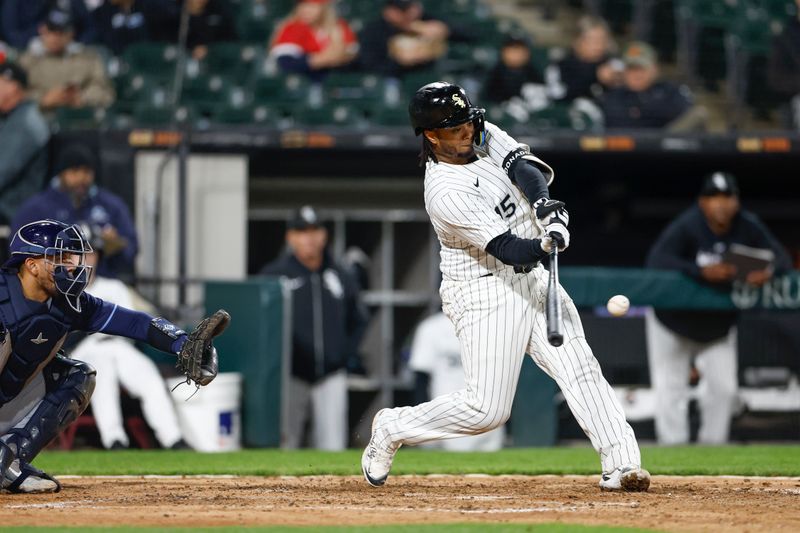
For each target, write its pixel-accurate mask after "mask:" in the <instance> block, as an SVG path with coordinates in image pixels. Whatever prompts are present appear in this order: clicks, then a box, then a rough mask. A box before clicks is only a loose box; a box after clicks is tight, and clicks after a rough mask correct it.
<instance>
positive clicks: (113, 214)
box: [11, 144, 139, 277]
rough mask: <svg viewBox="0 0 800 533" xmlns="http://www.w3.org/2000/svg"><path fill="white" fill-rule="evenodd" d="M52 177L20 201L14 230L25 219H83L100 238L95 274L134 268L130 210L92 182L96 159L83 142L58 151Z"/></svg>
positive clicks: (111, 274) (134, 241) (70, 221)
mask: <svg viewBox="0 0 800 533" xmlns="http://www.w3.org/2000/svg"><path fill="white" fill-rule="evenodd" d="M57 161H58V163H57V166H56V171H57V173H58V175H57V176H56V177H55V178H53V180H52V181H51V183H50V187H48V188H47V189H46V190H44V191H43V192H41V193H39V194H37V195H36V196H34V197H32V198H30V199H29V200H28V201H27V202H25V203H24V204H22V206H21V207H20V208H19V211H17V214H16V215H15V216H14V219H13V221H12V224H11V226H12V228H13V231H16V230H17V229H19V228H20V227H22V226H23V225H25V224H27V223H28V222H33V221H35V220H42V219H45V218H54V219H56V220H61V221H62V222H66V223H67V224H77V223H79V222H84V223H86V224H89V225H90V226H91V228H92V230H93V231H95V232H97V233H98V234H99V235H100V238H102V239H103V251H104V254H103V261H102V262H101V263H100V266H99V267H98V274H99V275H101V276H105V277H117V276H118V275H119V274H121V273H130V272H133V260H134V258H135V257H136V253H137V251H138V249H139V244H138V240H137V238H136V228H135V227H134V224H133V220H132V218H131V213H130V210H129V209H128V206H126V205H125V202H123V200H122V199H121V198H120V197H119V196H117V195H116V194H114V193H112V192H111V191H108V190H106V189H104V188H102V187H98V186H97V185H96V184H95V183H94V179H95V170H96V168H97V161H96V159H95V156H94V154H93V153H92V152H91V151H90V150H89V149H88V148H87V147H85V146H83V145H80V144H72V145H70V146H67V147H66V148H65V149H64V150H63V151H62V152H61V154H60V155H59V157H58V160H57Z"/></svg>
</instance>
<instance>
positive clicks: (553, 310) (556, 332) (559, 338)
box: [545, 239, 564, 347]
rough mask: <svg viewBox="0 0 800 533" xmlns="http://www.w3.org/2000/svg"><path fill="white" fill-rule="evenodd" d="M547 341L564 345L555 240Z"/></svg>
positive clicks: (547, 304)
mask: <svg viewBox="0 0 800 533" xmlns="http://www.w3.org/2000/svg"><path fill="white" fill-rule="evenodd" d="M545 306H546V307H547V340H548V342H550V344H551V345H552V346H555V347H558V346H561V345H562V344H563V343H564V332H563V330H562V321H561V295H560V294H559V290H558V246H557V244H556V242H555V239H554V240H553V249H552V250H551V251H550V281H549V282H548V283H547V300H546V302H545Z"/></svg>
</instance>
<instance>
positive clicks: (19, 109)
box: [0, 62, 50, 224]
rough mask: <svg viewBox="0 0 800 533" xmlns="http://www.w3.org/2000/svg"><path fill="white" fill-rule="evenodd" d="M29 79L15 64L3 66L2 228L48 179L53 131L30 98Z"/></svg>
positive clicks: (0, 72)
mask: <svg viewBox="0 0 800 533" xmlns="http://www.w3.org/2000/svg"><path fill="white" fill-rule="evenodd" d="M27 85H28V76H27V75H26V74H25V71H24V70H22V68H20V67H19V66H18V65H16V64H15V63H11V62H9V63H4V64H2V65H0V224H8V223H9V222H11V218H12V217H13V216H14V213H15V212H16V210H17V208H18V207H19V206H20V204H22V202H24V201H25V200H26V199H28V198H30V197H31V196H33V195H34V194H36V193H37V192H39V191H40V190H41V188H42V185H44V181H45V178H46V176H47V142H48V141H49V140H50V128H48V126H47V122H45V120H44V117H42V114H41V113H40V112H39V106H38V105H36V102H32V101H30V100H28V99H27V98H26V95H25V90H26V87H27Z"/></svg>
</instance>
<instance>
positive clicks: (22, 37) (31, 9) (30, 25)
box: [0, 0, 97, 50]
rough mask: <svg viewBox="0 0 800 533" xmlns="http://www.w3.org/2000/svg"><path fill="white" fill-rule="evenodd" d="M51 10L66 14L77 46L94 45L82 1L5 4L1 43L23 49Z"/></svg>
mask: <svg viewBox="0 0 800 533" xmlns="http://www.w3.org/2000/svg"><path fill="white" fill-rule="evenodd" d="M54 7H55V8H57V9H59V10H60V11H64V12H66V13H69V15H70V18H71V19H72V20H73V21H74V28H75V32H76V36H77V40H78V41H79V42H82V43H87V44H88V43H93V42H95V40H96V38H97V35H96V33H95V30H94V24H93V21H92V17H91V16H90V14H89V10H88V9H87V8H86V4H85V3H84V0H5V1H4V2H3V8H2V17H0V19H1V20H2V26H3V36H4V38H5V41H6V42H7V43H8V44H10V45H11V46H13V47H14V48H17V49H19V50H24V49H25V48H27V46H28V44H29V43H30V41H31V40H32V39H33V38H34V37H36V36H37V35H38V34H39V26H41V24H42V23H43V22H44V21H45V19H46V18H47V16H48V14H49V13H50V11H51V10H52V9H53V8H54Z"/></svg>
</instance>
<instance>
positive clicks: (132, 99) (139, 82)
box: [115, 74, 170, 108]
mask: <svg viewBox="0 0 800 533" xmlns="http://www.w3.org/2000/svg"><path fill="white" fill-rule="evenodd" d="M115 86H116V88H117V103H118V104H123V105H129V106H130V107H131V108H132V107H133V105H134V104H145V103H146V104H150V105H156V106H159V105H166V103H167V101H168V100H169V97H170V91H169V85H168V83H167V82H166V81H164V80H160V79H154V78H150V77H148V76H145V75H143V74H134V75H126V76H120V77H119V78H117V79H116V80H115Z"/></svg>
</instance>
